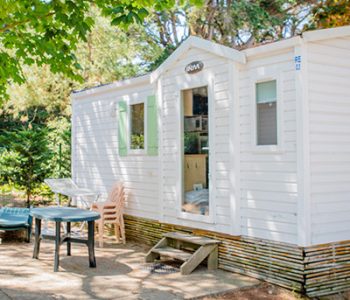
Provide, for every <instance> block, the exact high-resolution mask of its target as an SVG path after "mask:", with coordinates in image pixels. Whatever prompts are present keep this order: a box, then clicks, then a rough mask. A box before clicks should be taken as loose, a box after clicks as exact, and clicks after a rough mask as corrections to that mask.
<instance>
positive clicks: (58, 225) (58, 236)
mask: <svg viewBox="0 0 350 300" xmlns="http://www.w3.org/2000/svg"><path fill="white" fill-rule="evenodd" d="M60 245H61V222H56V236H55V266H54V272H57V271H58V267H59V264H60Z"/></svg>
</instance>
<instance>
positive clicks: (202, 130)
mask: <svg viewBox="0 0 350 300" xmlns="http://www.w3.org/2000/svg"><path fill="white" fill-rule="evenodd" d="M182 112H183V127H182V128H183V132H182V136H183V143H182V145H183V171H182V173H183V185H182V186H183V201H182V211H183V212H187V213H192V214H199V215H204V216H207V215H209V126H208V124H209V122H208V121H209V120H208V118H209V114H208V88H207V87H206V86H204V87H199V88H194V89H189V90H184V91H183V92H182Z"/></svg>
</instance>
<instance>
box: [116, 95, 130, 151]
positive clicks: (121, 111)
mask: <svg viewBox="0 0 350 300" xmlns="http://www.w3.org/2000/svg"><path fill="white" fill-rule="evenodd" d="M127 114H128V112H127V104H126V102H125V101H119V102H118V147H119V155H120V156H126V155H127V153H128V142H127V140H128V138H127V137H128V132H127V126H126V124H127V123H126V122H127Z"/></svg>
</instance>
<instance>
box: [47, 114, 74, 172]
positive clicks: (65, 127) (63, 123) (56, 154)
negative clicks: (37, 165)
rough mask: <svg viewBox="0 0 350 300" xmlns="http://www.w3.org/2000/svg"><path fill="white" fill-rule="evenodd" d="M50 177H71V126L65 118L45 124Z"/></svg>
mask: <svg viewBox="0 0 350 300" xmlns="http://www.w3.org/2000/svg"><path fill="white" fill-rule="evenodd" d="M47 127H48V128H49V134H48V136H47V138H48V141H49V144H48V149H49V150H50V151H51V153H52V157H51V159H50V161H49V165H50V177H54V178H64V177H71V126H70V122H69V120H68V119H67V118H64V117H60V118H57V119H54V120H52V121H50V122H49V123H48V124H47Z"/></svg>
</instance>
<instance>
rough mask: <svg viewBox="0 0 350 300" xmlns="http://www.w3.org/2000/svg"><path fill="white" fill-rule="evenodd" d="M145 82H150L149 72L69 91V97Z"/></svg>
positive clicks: (98, 92)
mask: <svg viewBox="0 0 350 300" xmlns="http://www.w3.org/2000/svg"><path fill="white" fill-rule="evenodd" d="M146 83H150V74H146V75H142V76H139V77H134V78H130V79H125V80H122V81H114V82H112V83H110V84H106V85H102V86H95V87H92V88H89V89H86V90H81V91H73V92H72V93H71V97H72V98H73V99H79V98H83V97H85V96H88V95H92V94H100V93H105V92H109V91H111V90H117V89H121V88H124V87H133V86H137V85H141V84H146Z"/></svg>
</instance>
